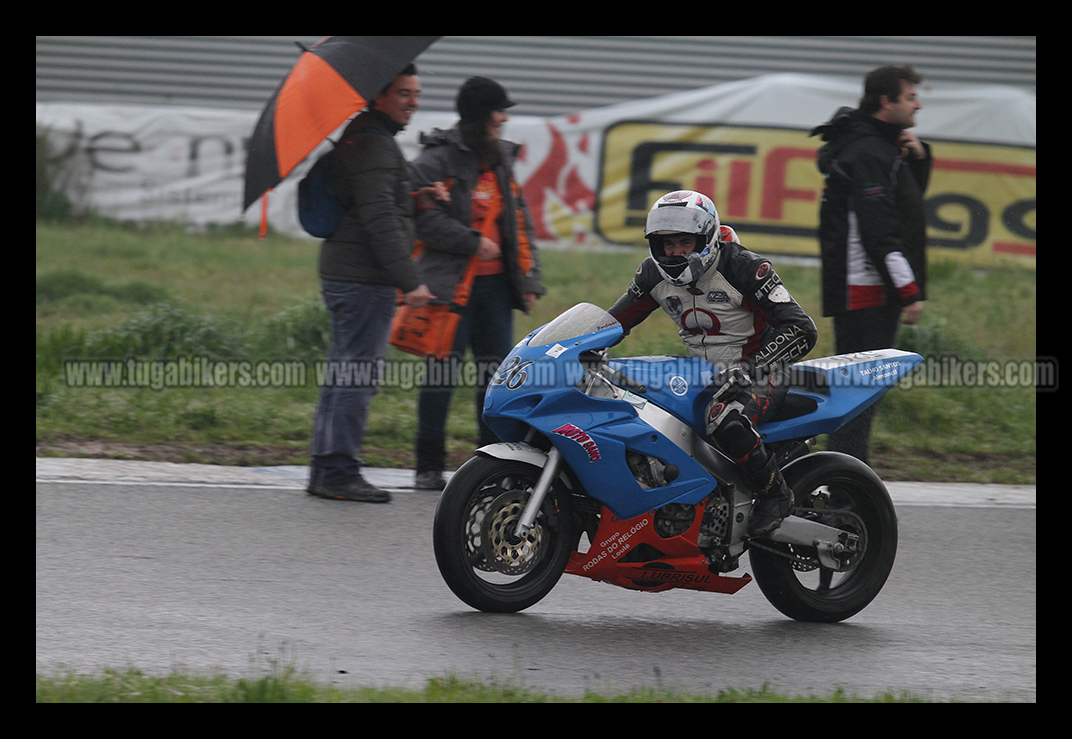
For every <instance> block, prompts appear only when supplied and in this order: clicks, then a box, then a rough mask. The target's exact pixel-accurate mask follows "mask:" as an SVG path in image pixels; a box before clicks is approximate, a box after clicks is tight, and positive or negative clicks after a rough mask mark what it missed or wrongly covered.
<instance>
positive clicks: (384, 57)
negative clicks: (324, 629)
mask: <svg viewBox="0 0 1072 739" xmlns="http://www.w3.org/2000/svg"><path fill="white" fill-rule="evenodd" d="M437 38H439V37H438V36H328V37H327V38H324V39H322V40H320V41H318V42H317V43H316V44H314V45H313V46H312V47H310V48H308V49H303V50H302V54H301V56H300V57H299V58H298V63H297V64H295V65H294V68H293V69H292V70H291V71H290V74H288V75H287V77H286V79H284V80H283V83H282V84H281V85H280V86H279V89H277V90H276V91H275V94H274V95H272V98H271V100H269V101H268V103H267V105H265V107H264V110H263V111H262V112H261V116H260V119H259V120H258V121H257V125H256V127H255V128H254V129H253V136H252V138H251V139H250V142H249V153H248V157H247V159H246V183H245V196H244V198H243V201H242V210H243V211H244V210H245V209H246V208H248V207H249V206H250V205H252V204H253V202H254V201H256V200H257V198H259V197H260V196H261V195H262V194H264V193H265V192H267V191H268V190H270V189H272V188H273V187H275V186H276V185H277V184H279V182H280V181H281V180H282V179H283V178H284V177H286V176H287V175H288V174H290V172H291V171H292V170H293V169H294V168H295V167H296V166H298V164H299V163H301V161H302V160H303V159H305V157H306V156H308V155H309V152H311V151H312V150H313V149H315V148H316V147H317V146H319V145H320V143H321V142H322V141H323V140H324V139H325V138H327V137H328V135H329V134H331V132H332V131H334V130H335V129H337V128H338V127H339V126H341V125H342V124H343V123H345V122H346V120H347V119H348V118H350V116H352V115H353V114H354V113H356V112H358V111H360V110H362V109H363V108H365V107H366V106H367V105H368V104H369V102H370V101H371V100H372V98H373V97H375V96H376V94H377V93H378V92H379V91H380V90H382V89H383V88H384V87H386V86H387V85H388V84H390V82H391V80H392V79H394V78H395V77H396V76H397V75H398V73H399V72H401V71H402V70H403V69H405V68H406V65H407V64H409V63H410V62H411V61H413V60H414V59H415V58H416V57H417V55H419V54H420V53H421V52H422V51H424V50H425V49H427V48H428V47H429V46H431V44H432V42H434V41H435V40H436V39H437Z"/></svg>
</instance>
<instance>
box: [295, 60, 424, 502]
mask: <svg viewBox="0 0 1072 739" xmlns="http://www.w3.org/2000/svg"><path fill="white" fill-rule="evenodd" d="M420 92H421V85H420V78H419V77H418V76H417V72H416V68H414V67H413V66H412V65H411V66H410V67H409V68H408V69H406V70H405V71H404V72H403V73H402V74H400V75H399V76H398V77H395V79H394V80H393V81H392V82H391V84H390V85H389V86H388V87H387V88H385V89H384V90H383V91H382V92H380V93H379V94H378V95H376V96H375V97H374V98H373V100H372V104H371V105H370V106H369V108H368V109H367V110H365V111H363V112H362V113H360V114H359V115H358V116H357V117H356V118H354V120H353V121H351V122H350V124H349V125H348V126H347V128H346V130H345V131H344V132H343V135H342V139H341V140H340V142H339V145H338V146H337V147H336V148H335V151H334V153H333V158H332V178H333V185H334V188H335V192H336V193H337V195H338V198H339V201H340V202H341V203H342V205H343V206H344V207H345V208H346V215H345V217H344V218H343V221H342V223H341V224H340V225H339V228H338V230H337V231H336V232H335V233H334V234H333V235H332V236H331V237H329V238H328V239H326V240H325V241H324V242H323V244H322V245H321V247H320V281H321V286H322V291H323V295H324V302H325V304H326V305H327V308H328V312H329V314H330V316H331V353H330V356H329V357H328V363H327V367H326V371H325V376H324V383H323V387H322V388H321V391H320V402H319V405H318V406H317V411H316V418H315V420H314V424H313V440H312V444H311V453H312V460H311V461H310V471H309V488H308V491H309V493H310V494H311V495H316V496H319V497H322V498H331V499H337V500H354V501H361V502H369V503H386V502H388V501H390V499H391V497H390V494H389V493H387V492H386V491H384V490H380V489H379V488H377V487H375V486H373V485H372V484H371V483H369V482H367V481H366V480H365V479H364V478H363V477H362V476H361V462H360V460H358V459H357V458H356V456H355V455H356V454H357V453H358V452H359V451H360V449H361V444H362V440H363V438H364V433H365V425H366V421H367V418H368V411H369V406H370V405H371V403H372V399H373V397H374V396H375V394H376V388H377V379H378V376H377V365H378V361H379V360H380V359H381V358H382V357H383V355H384V352H385V349H386V346H387V338H388V334H389V332H390V328H391V319H392V318H393V316H394V312H395V297H396V295H397V293H398V292H399V291H400V292H401V293H402V295H403V299H404V300H405V302H406V303H407V304H410V305H414V306H418V307H419V306H421V305H424V304H426V303H427V302H428V301H429V300H430V299H431V298H432V297H433V296H432V293H431V292H430V291H429V290H428V288H427V286H425V285H424V284H422V283H421V281H420V278H419V276H418V274H417V268H416V265H415V264H414V263H413V260H412V259H411V258H410V255H411V254H412V252H413V239H414V234H415V229H416V226H415V217H416V213H415V208H416V206H415V203H414V197H413V195H412V193H413V191H414V190H415V189H416V188H415V187H414V185H413V184H412V183H411V181H410V174H409V166H408V164H407V163H406V160H405V158H404V157H403V155H402V151H401V149H399V147H398V144H397V142H396V141H395V139H394V137H395V134H397V133H398V132H399V131H401V130H402V129H403V127H405V125H406V124H408V123H409V120H410V118H411V116H412V115H413V113H414V111H416V109H417V105H418V100H419V97H420Z"/></svg>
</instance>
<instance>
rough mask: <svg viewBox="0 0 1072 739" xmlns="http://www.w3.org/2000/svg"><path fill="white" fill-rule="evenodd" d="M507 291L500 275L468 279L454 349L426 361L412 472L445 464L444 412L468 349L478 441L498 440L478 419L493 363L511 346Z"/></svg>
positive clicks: (503, 277) (512, 336) (493, 366)
mask: <svg viewBox="0 0 1072 739" xmlns="http://www.w3.org/2000/svg"><path fill="white" fill-rule="evenodd" d="M511 294H512V290H511V287H510V282H509V279H508V278H507V277H506V275H502V274H498V275H483V276H479V277H477V278H476V279H475V280H474V281H473V290H472V294H471V296H470V298H469V304H468V305H467V306H466V308H465V311H464V312H463V313H462V316H461V320H460V321H459V322H458V332H457V333H456V334H455V336H454V353H453V356H452V357H451V358H449V359H444V360H435V359H429V360H427V366H426V370H427V371H426V372H425V384H424V386H423V387H422V388H421V392H420V396H419V397H418V400H417V472H418V473H420V472H426V471H428V470H442V469H443V465H444V463H445V456H444V455H445V442H446V434H447V415H448V413H449V411H450V401H451V396H452V395H453V394H454V388H455V387H456V386H457V384H458V380H459V379H460V378H459V375H461V378H464V377H465V373H464V368H463V366H462V363H461V360H462V359H464V357H465V352H466V350H467V349H469V348H471V349H472V350H473V360H474V363H475V365H476V368H477V373H476V378H475V379H476V383H477V393H476V417H477V423H478V425H479V428H480V440H479V445H481V446H483V445H484V444H490V443H492V442H495V441H498V439H497V438H496V436H495V434H494V433H492V431H491V429H489V428H488V427H487V425H486V424H485V423H484V420H483V410H484V395H485V394H486V393H487V388H488V382H489V381H490V380H491V378H492V376H493V375H494V373H495V369H496V368H497V367H498V366H499V363H500V362H501V361H502V360H503V359H505V358H506V355H507V354H509V353H510V349H511V348H512V347H513V346H514V314H513V306H512V304H511V297H510V296H511Z"/></svg>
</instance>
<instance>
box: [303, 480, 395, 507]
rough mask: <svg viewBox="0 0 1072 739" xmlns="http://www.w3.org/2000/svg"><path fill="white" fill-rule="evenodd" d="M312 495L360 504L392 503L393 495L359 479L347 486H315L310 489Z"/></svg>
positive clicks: (311, 485) (310, 486)
mask: <svg viewBox="0 0 1072 739" xmlns="http://www.w3.org/2000/svg"><path fill="white" fill-rule="evenodd" d="M308 491H309V494H310V495H315V496H316V497H318V498H327V499H328V500H352V501H355V502H358V503H390V502H391V494H390V493H388V492H387V491H386V490H380V489H379V488H378V487H376V486H375V485H373V484H372V483H370V482H368V481H367V480H365V479H364V478H361V477H359V478H357V479H356V480H354V481H353V482H349V483H347V484H345V485H313V484H310V485H309V487H308Z"/></svg>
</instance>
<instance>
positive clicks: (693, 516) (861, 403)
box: [433, 303, 922, 622]
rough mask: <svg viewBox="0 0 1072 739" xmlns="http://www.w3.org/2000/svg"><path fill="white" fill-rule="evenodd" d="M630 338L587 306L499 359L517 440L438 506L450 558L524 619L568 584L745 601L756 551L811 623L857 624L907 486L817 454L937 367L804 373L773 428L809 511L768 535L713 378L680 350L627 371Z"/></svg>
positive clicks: (878, 584) (510, 433)
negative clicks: (824, 441) (616, 354)
mask: <svg viewBox="0 0 1072 739" xmlns="http://www.w3.org/2000/svg"><path fill="white" fill-rule="evenodd" d="M621 337H622V328H621V326H620V325H619V324H618V322H617V321H616V320H615V319H614V318H613V317H611V316H610V315H609V314H608V313H607V312H606V311H604V310H603V309H602V308H599V307H598V306H595V305H591V304H588V303H581V304H579V305H577V306H574V307H573V308H571V309H570V310H568V311H566V312H565V313H563V314H562V315H560V316H559V317H558V318H556V319H555V320H553V321H552V322H550V323H548V324H547V325H545V326H543V327H542V328H540V329H537V330H536V331H533V332H532V333H531V334H529V335H528V336H526V337H525V338H524V339H523V340H522V341H521V342H519V343H518V344H517V346H515V347H514V349H513V350H512V351H511V353H510V355H509V356H508V357H507V358H506V359H505V360H504V361H503V362H502V364H501V365H500V366H499V368H498V370H497V372H496V375H495V377H494V379H493V382H492V385H491V387H490V388H489V390H488V393H487V398H486V400H485V404H484V417H485V420H486V421H487V422H488V424H489V425H490V426H491V427H492V429H493V430H494V431H495V432H496V434H497V435H498V436H499V438H500V439H502V440H503V441H502V442H501V443H497V444H492V445H489V446H485V447H482V448H481V449H478V450H477V451H476V454H475V456H474V457H473V458H472V459H470V460H469V461H467V462H466V463H465V464H464V465H462V466H461V467H460V468H459V469H458V470H457V472H455V473H454V474H453V475H452V477H451V479H450V482H449V483H448V484H447V486H446V488H445V489H444V491H443V495H442V498H441V499H440V501H439V505H438V507H437V509H436V514H435V523H434V530H433V539H434V545H435V556H436V561H437V563H438V565H439V569H440V572H441V573H442V575H443V578H444V580H445V581H446V583H447V585H448V586H449V587H450V589H451V590H452V591H453V592H454V593H455V594H456V595H457V596H458V597H459V598H460V599H461V600H462V601H464V602H465V603H467V604H468V605H470V606H471V607H473V608H476V609H478V610H481V611H491V612H516V611H520V610H523V609H525V608H528V607H529V606H532V605H533V604H534V603H536V602H538V601H539V600H540V599H541V598H543V597H544V596H546V595H547V594H548V593H549V592H550V591H551V589H552V588H553V587H554V586H555V584H556V583H557V582H558V580H559V578H560V577H561V576H562V575H563V574H564V573H569V574H572V575H579V576H581V577H587V578H590V579H592V580H596V581H601V582H606V583H610V584H613V585H618V586H620V587H624V588H629V589H633V590H642V591H662V590H669V589H672V588H689V589H693V590H701V591H709V592H719V593H735V592H737V591H738V590H740V589H741V588H742V587H744V586H745V585H747V584H748V583H749V582H751V581H752V576H750V575H748V574H747V573H745V574H739V575H734V574H731V573H734V572H736V571H737V570H738V569H739V568H740V567H741V557H742V556H743V555H745V554H746V553H747V556H748V562H749V563H750V566H751V570H752V573H753V574H754V576H755V579H756V581H757V583H758V585H759V587H760V589H761V590H762V592H763V594H764V595H765V596H766V598H767V599H768V600H769V601H770V602H771V603H772V604H773V605H774V606H775V608H777V609H778V610H779V611H781V612H782V613H783V614H785V615H786V616H788V617H790V618H793V619H798V620H802V621H819V622H833V621H841V620H844V619H846V618H849V617H851V616H853V615H854V614H856V613H858V612H859V611H860V610H861V609H863V608H864V607H866V606H867V605H868V604H869V603H870V602H871V601H872V600H873V599H874V598H875V596H877V595H878V593H879V591H880V590H881V589H882V586H883V585H884V584H885V582H886V578H887V577H888V576H889V574H890V570H891V569H892V567H893V561H894V557H895V556H896V552H897V517H896V514H895V512H894V508H893V504H892V502H891V501H890V496H889V493H888V492H887V490H886V487H885V485H883V483H882V481H881V480H880V479H879V478H878V476H877V475H876V474H875V472H874V471H873V470H872V469H871V468H870V467H868V466H867V465H866V464H864V463H863V462H860V461H859V460H857V459H855V458H853V457H850V456H847V455H845V454H839V453H836V452H813V451H811V446H812V442H813V441H814V437H815V436H816V435H817V434H827V433H830V432H832V431H835V430H836V429H838V428H840V427H841V426H843V425H844V424H845V423H847V422H848V421H849V420H851V419H852V418H854V417H855V416H857V415H858V414H859V413H861V412H862V411H863V410H864V409H866V408H868V407H869V406H871V405H872V404H873V403H875V402H876V401H877V400H878V399H879V398H880V397H882V395H883V394H885V393H886V392H887V391H888V390H889V389H890V388H892V387H893V386H894V385H896V384H897V383H898V382H899V381H900V380H901V379H902V378H903V377H905V375H906V374H908V373H909V372H910V371H911V370H912V368H913V367H915V366H916V365H917V364H919V363H920V362H921V361H922V358H921V357H920V356H919V355H918V354H911V353H908V352H902V351H897V350H893V349H885V350H881V351H874V352H864V353H859V354H851V355H842V356H835V357H827V358H823V359H813V360H807V361H803V362H799V363H797V364H796V365H794V367H793V382H792V387H791V388H790V390H789V394H788V396H787V397H786V399H785V401H784V403H783V404H782V407H781V409H780V411H779V414H778V416H777V417H776V418H774V419H773V420H771V421H770V422H768V423H765V424H763V425H761V426H760V429H759V431H760V433H761V435H762V436H763V439H764V443H765V444H766V445H767V447H768V449H769V450H770V451H771V452H772V453H773V454H776V455H777V457H778V460H779V464H780V466H781V467H782V471H783V474H784V476H785V480H786V482H787V483H788V485H789V487H790V488H791V489H792V490H793V493H794V497H795V507H794V509H793V511H792V513H791V515H790V516H789V517H788V518H786V519H785V520H784V521H782V523H781V525H780V526H779V527H778V528H777V529H775V530H774V531H773V532H771V533H769V534H767V535H765V536H764V537H762V538H750V537H749V535H748V521H749V515H750V512H751V508H752V503H753V492H752V490H751V489H750V488H749V485H748V483H747V482H746V481H745V479H744V478H743V476H742V475H741V473H740V472H739V470H738V468H737V465H735V464H734V463H733V462H732V461H731V460H730V459H729V458H727V457H726V456H725V455H723V454H722V453H721V452H720V451H719V450H718V449H716V448H715V447H713V446H712V445H711V444H710V443H709V442H708V440H707V438H706V436H705V434H704V431H703V423H702V420H701V419H702V418H703V412H704V409H705V407H706V405H707V401H708V400H709V398H710V396H711V394H712V393H713V392H714V386H713V385H712V370H713V367H712V366H711V365H710V364H709V363H708V362H706V361H704V360H702V359H697V358H693V357H679V356H657V357H634V358H627V359H618V360H613V359H611V358H610V357H609V354H608V351H607V347H610V346H613V345H614V344H615V343H617V342H618V341H619V340H620V339H621Z"/></svg>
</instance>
